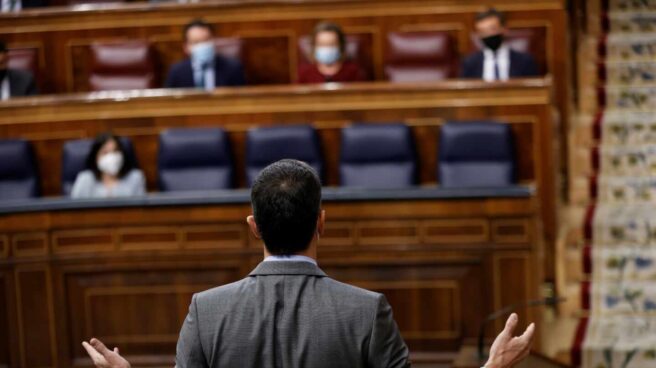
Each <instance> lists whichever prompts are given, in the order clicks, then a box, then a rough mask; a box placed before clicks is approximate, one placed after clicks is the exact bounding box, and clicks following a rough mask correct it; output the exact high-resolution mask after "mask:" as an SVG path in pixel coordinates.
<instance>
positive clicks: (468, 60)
mask: <svg viewBox="0 0 656 368" xmlns="http://www.w3.org/2000/svg"><path fill="white" fill-rule="evenodd" d="M481 60H483V51H481V50H478V51H474V52H472V53H470V54H468V55H467V56H465V58H464V59H463V63H465V64H472V63H476V62H480V61H481Z"/></svg>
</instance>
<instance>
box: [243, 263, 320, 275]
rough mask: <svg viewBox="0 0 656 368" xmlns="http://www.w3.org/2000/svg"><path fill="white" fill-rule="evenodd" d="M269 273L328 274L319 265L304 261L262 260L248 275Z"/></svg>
mask: <svg viewBox="0 0 656 368" xmlns="http://www.w3.org/2000/svg"><path fill="white" fill-rule="evenodd" d="M267 275H306V276H319V277H326V276H327V275H326V274H325V273H324V272H323V271H322V270H321V269H320V268H319V267H318V266H316V265H314V264H312V263H310V262H304V261H280V262H260V264H259V265H257V267H255V269H254V270H253V271H251V273H250V274H249V275H248V276H267Z"/></svg>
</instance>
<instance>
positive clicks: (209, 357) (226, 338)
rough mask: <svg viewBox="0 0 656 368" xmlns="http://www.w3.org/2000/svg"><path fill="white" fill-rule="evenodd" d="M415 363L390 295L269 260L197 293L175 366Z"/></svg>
mask: <svg viewBox="0 0 656 368" xmlns="http://www.w3.org/2000/svg"><path fill="white" fill-rule="evenodd" d="M409 366H410V362H409V360H408V348H407V347H406V345H405V343H404V342H403V339H402V338H401V334H400V333H399V330H398V327H397V326H396V323H395V322H394V318H393V316H392V308H391V307H390V305H389V304H388V303H387V300H386V299H385V296H383V295H382V294H379V293H374V292H372V291H367V290H364V289H360V288H357V287H354V286H351V285H347V284H343V283H341V282H337V281H335V280H333V279H331V278H330V277H328V276H326V274H325V273H324V272H323V271H321V269H319V267H317V266H316V265H314V264H312V263H309V262H303V261H277V262H276V261H273V262H271V261H270V262H266V261H265V262H262V263H260V264H259V265H258V266H257V267H256V268H255V269H254V270H253V271H252V272H251V273H250V275H248V277H246V278H245V279H243V280H241V281H237V282H235V283H232V284H229V285H225V286H221V287H218V288H215V289H211V290H207V291H204V292H202V293H199V294H195V295H194V296H193V298H192V300H191V305H190V306H189V314H188V315H187V318H186V319H185V322H184V325H183V326H182V330H181V331H180V338H179V339H178V348H177V355H176V367H177V368H210V367H211V368H218V367H221V368H274V367H275V368H278V367H285V368H324V367H325V368H334V367H349V368H359V367H361V368H364V367H386V368H401V367H404V368H405V367H409Z"/></svg>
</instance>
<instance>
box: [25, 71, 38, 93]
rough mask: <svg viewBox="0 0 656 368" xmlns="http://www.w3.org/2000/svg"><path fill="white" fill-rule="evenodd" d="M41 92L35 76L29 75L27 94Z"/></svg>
mask: <svg viewBox="0 0 656 368" xmlns="http://www.w3.org/2000/svg"><path fill="white" fill-rule="evenodd" d="M37 94H39V90H38V89H37V88H36V83H35V82H34V76H32V74H30V75H29V79H28V82H27V89H26V90H25V96H34V95H37Z"/></svg>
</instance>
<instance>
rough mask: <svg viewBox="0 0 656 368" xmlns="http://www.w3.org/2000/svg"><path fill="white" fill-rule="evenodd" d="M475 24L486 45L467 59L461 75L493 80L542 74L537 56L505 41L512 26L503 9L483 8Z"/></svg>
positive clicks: (479, 36)
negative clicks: (507, 22)
mask: <svg viewBox="0 0 656 368" xmlns="http://www.w3.org/2000/svg"><path fill="white" fill-rule="evenodd" d="M475 27H476V34H477V36H478V38H479V39H480V41H481V44H482V47H483V49H482V50H481V51H477V52H475V53H473V54H472V55H470V56H468V57H467V58H466V59H465V60H464V61H463V63H462V66H461V68H460V77H461V78H482V79H483V80H485V81H486V82H491V81H496V80H502V81H503V80H508V79H509V78H522V77H535V76H537V75H538V68H537V65H536V64H535V61H534V60H533V56H531V55H530V54H526V53H522V52H518V51H515V50H512V49H511V48H510V47H509V46H508V44H506V43H504V36H505V35H506V33H507V32H508V29H507V28H506V17H505V16H504V14H503V13H500V12H498V11H497V10H496V9H494V8H491V9H489V10H487V11H484V12H482V13H480V14H478V15H477V16H476V24H475Z"/></svg>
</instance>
